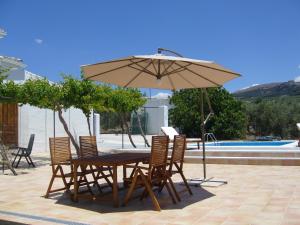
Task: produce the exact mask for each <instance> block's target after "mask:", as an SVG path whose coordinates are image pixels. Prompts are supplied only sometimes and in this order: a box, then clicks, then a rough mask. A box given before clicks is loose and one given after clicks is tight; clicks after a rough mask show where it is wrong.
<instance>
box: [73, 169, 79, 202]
mask: <svg viewBox="0 0 300 225" xmlns="http://www.w3.org/2000/svg"><path fill="white" fill-rule="evenodd" d="M77 170H78V165H77V164H74V171H73V172H74V197H73V201H75V202H77V201H78V179H77Z"/></svg>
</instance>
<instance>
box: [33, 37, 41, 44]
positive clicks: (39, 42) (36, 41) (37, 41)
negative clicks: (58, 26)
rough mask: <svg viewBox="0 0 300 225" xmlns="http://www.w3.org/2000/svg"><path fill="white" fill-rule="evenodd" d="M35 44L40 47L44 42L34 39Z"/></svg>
mask: <svg viewBox="0 0 300 225" xmlns="http://www.w3.org/2000/svg"><path fill="white" fill-rule="evenodd" d="M34 42H35V43H37V44H39V45H41V44H43V40H42V39H39V38H36V39H34Z"/></svg>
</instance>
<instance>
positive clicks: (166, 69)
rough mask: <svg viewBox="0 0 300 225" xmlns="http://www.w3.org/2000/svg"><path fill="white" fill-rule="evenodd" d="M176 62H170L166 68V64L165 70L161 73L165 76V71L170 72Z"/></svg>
mask: <svg viewBox="0 0 300 225" xmlns="http://www.w3.org/2000/svg"><path fill="white" fill-rule="evenodd" d="M174 63H175V61H172V62H171V63H170V65H169V66H168V67H167V68H166V67H165V66H164V67H165V70H164V71H163V72H162V73H161V75H162V76H163V75H165V73H166V72H168V69H169V68H170V67H171V66H172V65H173V64H174Z"/></svg>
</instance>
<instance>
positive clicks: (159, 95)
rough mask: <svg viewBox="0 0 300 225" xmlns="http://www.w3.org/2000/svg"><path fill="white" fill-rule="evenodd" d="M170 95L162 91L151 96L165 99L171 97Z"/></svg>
mask: <svg viewBox="0 0 300 225" xmlns="http://www.w3.org/2000/svg"><path fill="white" fill-rule="evenodd" d="M171 96H172V95H171V94H170V93H163V92H159V93H157V94H156V95H154V96H152V98H158V99H166V98H169V97H171Z"/></svg>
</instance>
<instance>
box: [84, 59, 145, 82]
mask: <svg viewBox="0 0 300 225" xmlns="http://www.w3.org/2000/svg"><path fill="white" fill-rule="evenodd" d="M146 60H147V59H143V60H141V61H139V62H143V61H146ZM130 61H131V60H130ZM131 62H132V61H131ZM132 64H135V62H132V63H129V64H127V65H124V66H119V67H116V68H113V69H111V70H108V71H104V72H101V73H98V74H95V75H92V76H89V77H87V79H90V78H93V77H97V76H101V75H104V74H105V73H109V72H112V71H115V70H118V69H122V68H124V67H127V66H130V65H132Z"/></svg>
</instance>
